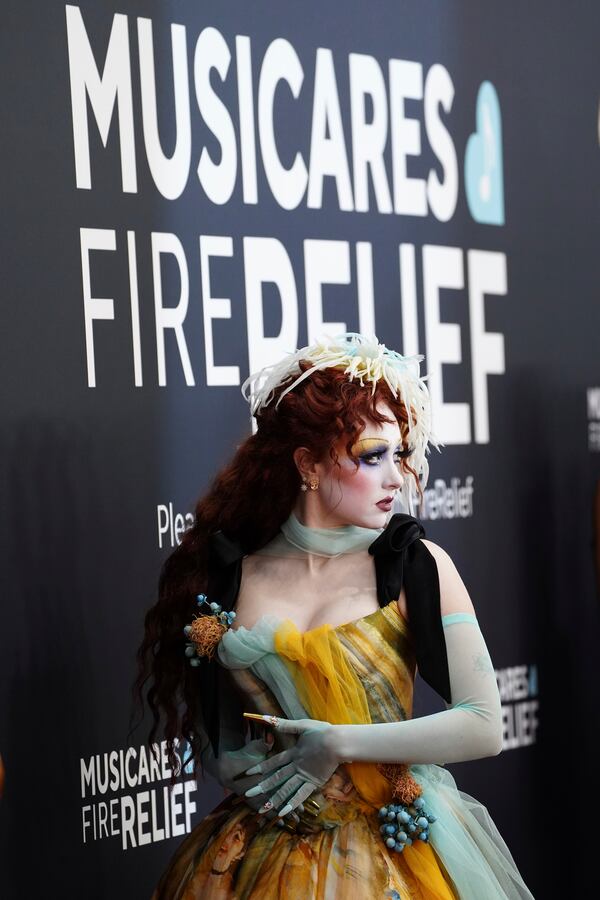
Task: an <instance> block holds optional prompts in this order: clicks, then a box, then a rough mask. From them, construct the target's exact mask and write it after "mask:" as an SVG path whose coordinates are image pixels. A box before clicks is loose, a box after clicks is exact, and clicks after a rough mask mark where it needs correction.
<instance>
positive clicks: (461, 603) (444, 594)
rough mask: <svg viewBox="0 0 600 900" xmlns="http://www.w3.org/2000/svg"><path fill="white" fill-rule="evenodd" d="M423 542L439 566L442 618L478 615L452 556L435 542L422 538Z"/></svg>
mask: <svg viewBox="0 0 600 900" xmlns="http://www.w3.org/2000/svg"><path fill="white" fill-rule="evenodd" d="M421 540H422V542H423V544H425V546H426V547H427V549H428V550H429V552H430V553H431V555H432V556H433V558H434V559H435V562H436V565H437V570H438V578H439V582H440V611H441V614H442V616H447V615H449V614H450V613H457V612H464V613H471V614H472V615H476V613H475V608H474V606H473V601H472V600H471V597H470V596H469V592H468V591H467V588H466V587H465V583H464V581H463V580H462V578H461V577H460V575H459V573H458V569H457V568H456V566H455V565H454V562H453V560H452V557H451V556H450V554H449V553H447V552H446V550H444V548H443V547H440V546H439V544H435V543H434V542H433V541H429V540H425V539H424V538H421Z"/></svg>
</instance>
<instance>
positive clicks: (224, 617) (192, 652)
mask: <svg viewBox="0 0 600 900" xmlns="http://www.w3.org/2000/svg"><path fill="white" fill-rule="evenodd" d="M196 601H197V603H198V606H204V605H205V604H206V606H208V607H209V608H210V610H211V611H210V613H206V614H203V615H200V616H195V617H194V620H193V622H192V624H191V625H185V626H184V629H183V633H184V635H185V637H186V638H188V642H187V643H186V645H185V655H186V656H187V657H188V658H189V661H190V665H191V666H199V665H200V659H199V657H201V656H207V657H208V658H209V659H210V658H211V657H212V655H213V654H214V652H215V650H216V648H217V645H218V643H219V641H220V640H221V638H222V637H223V635H224V634H225V632H226V631H227V629H228V628H229V627H230V626H231V623H232V622H233V620H234V619H235V612H234V611H233V610H231V612H227V611H225V612H223V610H222V609H221V607H220V606H219V604H218V603H214V602H213V603H209V602H208V598H207V596H206V594H198V596H197V597H196Z"/></svg>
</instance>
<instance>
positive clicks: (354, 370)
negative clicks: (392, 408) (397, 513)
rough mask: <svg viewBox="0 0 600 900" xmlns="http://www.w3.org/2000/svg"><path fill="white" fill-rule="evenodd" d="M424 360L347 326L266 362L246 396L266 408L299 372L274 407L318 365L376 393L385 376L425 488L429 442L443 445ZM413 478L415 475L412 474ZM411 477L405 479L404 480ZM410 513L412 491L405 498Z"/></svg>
mask: <svg viewBox="0 0 600 900" xmlns="http://www.w3.org/2000/svg"><path fill="white" fill-rule="evenodd" d="M423 359H425V357H424V356H423V355H422V354H415V355H414V356H402V355H401V354H400V353H396V351H395V350H389V349H388V348H387V347H386V346H385V344H380V343H379V341H378V339H377V338H376V337H375V335H363V334H358V333H357V332H353V331H348V332H345V333H344V334H339V335H336V336H335V337H333V338H332V337H330V336H329V335H324V336H323V338H320V339H318V340H316V341H315V342H314V343H313V344H310V345H309V346H307V347H302V348H301V349H299V350H296V351H294V352H293V353H288V354H287V355H286V356H285V357H284V358H283V359H282V360H281V361H280V362H278V363H275V364H274V365H271V366H265V367H264V368H263V369H260V370H259V371H258V372H254V373H252V374H251V375H249V376H248V378H246V380H245V381H244V383H243V384H242V388H241V390H242V395H243V396H244V399H245V400H247V401H248V403H249V404H250V409H251V411H252V415H254V416H255V415H256V414H257V412H259V411H260V410H261V409H262V408H263V407H265V406H268V405H269V403H270V402H271V400H272V399H273V397H274V395H275V390H276V389H277V388H278V387H279V386H280V385H281V384H282V382H284V381H285V380H286V379H287V378H288V377H289V376H290V375H297V376H298V377H297V378H296V379H295V380H294V381H293V382H292V383H291V384H289V385H288V386H287V387H286V389H285V390H284V391H282V392H281V395H280V397H279V399H278V400H277V403H276V405H275V408H277V406H278V405H279V404H280V403H281V400H282V399H283V397H285V395H286V394H287V393H288V391H291V390H292V389H293V388H295V387H296V385H298V384H299V383H300V382H301V381H304V379H305V378H308V377H309V376H310V375H312V373H313V372H315V371H317V370H319V369H328V368H334V369H343V371H344V373H345V374H346V375H348V380H349V381H352V380H355V379H357V380H359V381H360V384H361V386H363V385H364V383H365V381H366V382H370V383H371V384H372V385H373V388H372V393H373V394H374V393H375V387H376V384H377V382H378V381H381V380H384V381H385V382H386V383H387V384H388V386H389V388H390V390H391V392H392V394H393V395H394V397H398V396H400V400H401V401H402V403H403V405H404V407H405V409H406V413H407V417H408V433H407V440H408V444H409V446H411V447H413V448H414V449H413V453H412V454H411V457H410V463H411V466H412V467H413V468H414V470H415V471H416V472H417V474H418V475H419V476H420V477H421V483H422V487H424V486H425V485H426V484H427V479H428V476H429V464H428V462H427V458H426V454H427V453H429V452H430V450H429V446H428V445H429V444H431V445H432V446H434V447H435V448H436V449H437V450H438V451H439V449H440V446H444V445H443V444H441V443H440V441H438V440H437V439H436V438H435V437H434V435H433V433H432V431H431V399H430V396H429V391H428V389H427V386H426V384H425V381H426V379H427V378H428V377H429V376H428V375H425V376H423V377H421V376H420V374H419V370H420V363H421V361H422V360H423ZM300 360H305V361H307V362H312V363H313V366H312V367H311V368H310V369H307V370H306V371H305V372H302V371H301V369H300V365H299V363H300ZM410 481H412V479H410ZM408 482H409V479H406V480H405V485H406V484H408ZM406 499H407V500H408V504H407V505H408V507H409V510H410V511H411V513H412V494H411V493H410V492H409V494H408V496H407V498H406Z"/></svg>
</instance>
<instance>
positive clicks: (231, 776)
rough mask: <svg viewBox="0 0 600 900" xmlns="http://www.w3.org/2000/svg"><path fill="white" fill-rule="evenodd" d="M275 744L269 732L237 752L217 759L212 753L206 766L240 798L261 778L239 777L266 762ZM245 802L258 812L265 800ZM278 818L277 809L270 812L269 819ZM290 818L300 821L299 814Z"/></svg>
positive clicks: (222, 752)
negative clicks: (249, 769)
mask: <svg viewBox="0 0 600 900" xmlns="http://www.w3.org/2000/svg"><path fill="white" fill-rule="evenodd" d="M273 743H274V737H273V735H272V734H269V733H268V732H267V734H266V735H265V737H264V739H263V738H257V739H256V740H253V741H248V743H247V744H244V746H243V747H239V748H238V749H237V750H222V751H221V753H220V754H219V756H218V758H216V759H215V757H214V756H213V755H212V751H211V752H210V756H209V759H208V760H206V761H205V763H204V766H205V768H206V770H207V771H208V772H210V774H211V775H212V776H213V778H215V779H216V781H218V782H219V784H220V785H221V787H224V788H225V789H226V790H229V791H232V792H233V793H234V794H237V795H238V796H244V794H245V792H246V790H248V789H249V788H251V787H253V786H254V785H256V784H258V783H259V782H260V776H259V775H246V777H243V778H240V777H239V776H240V775H241V774H243V772H244V771H245V769H247V768H248V766H251V767H252V766H254V765H255V764H257V763H262V762H263V761H265V760H266V759H267V754H268V753H269V751H270V750H271V748H272V746H273ZM244 800H245V801H246V803H247V804H248V806H250V807H251V808H252V809H254V810H258V809H259V807H261V806H262V804H263V800H262V799H261V798H260V797H245V796H244ZM290 812H291V811H290ZM276 817H277V811H276V810H275V809H272V810H269V812H268V815H267V818H268V819H274V818H276ZM290 818H291V819H292V820H293V821H298V820H299V817H298V815H297V813H293V814H291V815H290Z"/></svg>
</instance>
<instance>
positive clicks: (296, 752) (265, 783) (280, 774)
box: [245, 717, 341, 816]
mask: <svg viewBox="0 0 600 900" xmlns="http://www.w3.org/2000/svg"><path fill="white" fill-rule="evenodd" d="M277 721H278V722H279V723H280V726H278V727H281V731H286V732H291V733H293V734H300V737H299V738H298V740H297V742H296V744H295V745H294V746H293V747H290V748H289V749H288V750H283V751H282V752H281V753H276V754H275V756H272V757H270V758H269V759H267V760H264V761H262V762H260V763H258V764H257V765H255V766H252V767H251V768H249V769H248V770H247V771H246V775H254V776H264V775H265V774H266V773H268V772H274V774H273V775H270V776H269V777H268V778H264V777H262V778H259V781H258V783H256V784H255V785H254V786H253V787H251V788H249V789H248V790H246V792H245V796H246V797H247V798H249V799H253V798H255V797H258V796H260V797H261V800H263V801H264V800H265V798H264V794H267V795H269V797H268V800H266V802H265V803H264V804H262V805H261V808H260V809H259V813H265V812H266V813H269V812H270V811H272V810H277V809H279V807H281V809H279V815H280V816H285V815H287V814H288V813H290V812H291V811H292V810H294V809H296V808H297V807H299V806H301V805H302V803H303V801H304V800H306V799H307V798H308V797H309V796H310V795H311V794H312V793H313V792H314V791H315V790H316V789H317V788H319V787H321V786H322V785H324V784H326V782H327V781H329V779H330V778H331V776H332V775H333V773H334V772H335V770H336V769H337V767H338V766H339V764H340V762H341V760H340V758H339V756H338V755H337V752H336V750H335V748H334V745H333V742H332V736H333V731H334V726H333V725H331V724H330V723H329V722H320V721H318V720H315V719H279V718H278V717H277ZM275 770H276V771H275ZM274 788H278V790H276V791H275V793H273V794H271V791H273V789H274ZM282 804H283V806H282Z"/></svg>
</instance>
